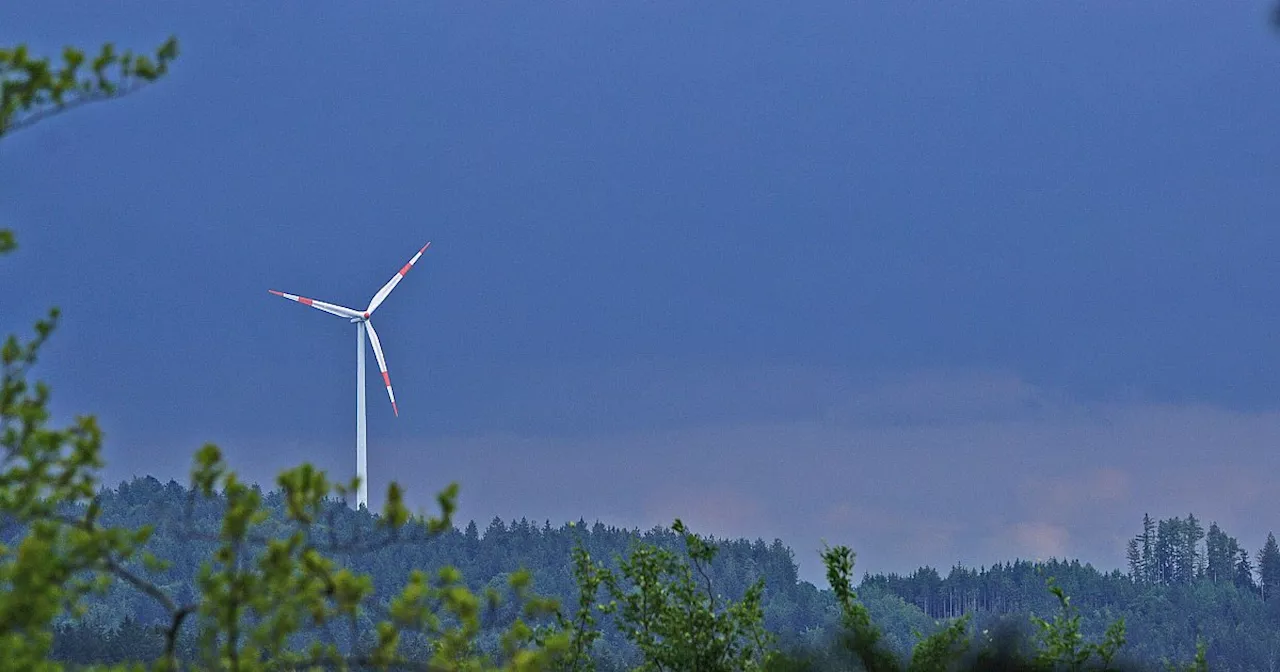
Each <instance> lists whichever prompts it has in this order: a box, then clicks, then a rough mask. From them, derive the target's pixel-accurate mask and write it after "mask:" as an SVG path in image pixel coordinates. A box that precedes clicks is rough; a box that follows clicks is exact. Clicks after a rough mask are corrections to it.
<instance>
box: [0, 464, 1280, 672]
mask: <svg viewBox="0 0 1280 672" xmlns="http://www.w3.org/2000/svg"><path fill="white" fill-rule="evenodd" d="M262 497H263V503H264V505H265V508H266V510H268V511H270V512H271V517H270V519H269V520H267V521H265V522H264V523H263V525H264V526H265V527H266V528H268V529H269V528H271V527H273V526H281V527H284V526H286V523H285V521H284V518H285V506H286V505H285V502H284V501H283V498H282V495H281V493H280V492H270V493H264V494H263V495H262ZM98 501H99V503H100V506H101V513H100V514H99V517H98V521H99V523H100V524H102V525H104V526H110V527H123V528H130V529H133V528H138V527H142V526H146V525H150V526H152V527H153V529H154V532H153V533H152V535H151V537H150V539H149V540H148V541H147V543H146V545H145V549H146V550H147V551H149V552H151V553H153V554H154V555H156V556H157V557H161V558H165V559H166V560H167V561H168V562H169V563H170V564H169V567H168V568H167V569H165V570H164V571H163V572H161V573H159V574H158V575H155V577H154V578H155V580H156V582H157V584H158V585H160V586H162V587H163V588H164V589H165V590H166V591H169V592H170V593H172V594H173V595H175V596H177V597H178V598H179V599H180V600H191V599H194V598H195V596H196V595H197V593H198V591H199V587H198V576H199V573H200V568H201V565H202V563H203V562H204V561H205V560H206V559H207V558H208V557H210V556H211V555H212V554H213V552H214V551H215V548H216V546H217V541H216V540H217V532H218V529H219V526H220V525H221V521H222V520H223V516H224V514H225V509H224V507H225V502H224V501H223V500H221V499H220V498H217V497H212V498H199V497H196V496H195V494H194V493H193V492H192V491H190V490H188V489H187V488H186V487H184V486H182V485H180V484H178V483H176V482H173V481H170V482H169V483H167V484H162V483H160V482H159V481H157V480H156V479H154V478H141V479H135V480H133V481H130V482H125V483H121V484H120V485H119V486H118V487H117V488H115V489H110V490H104V491H103V492H101V493H100V495H99V497H98ZM327 511H328V512H329V513H330V514H332V515H333V521H332V525H333V530H332V534H333V548H334V549H335V553H334V556H333V557H334V558H335V559H337V560H338V561H339V562H340V563H341V564H343V565H344V566H347V567H350V568H351V569H352V570H354V571H357V572H360V573H364V574H368V575H369V576H370V577H371V578H372V579H373V584H374V585H375V586H378V587H382V586H400V585H403V584H404V583H405V581H406V579H407V578H408V577H409V575H410V573H411V572H412V571H413V570H415V569H417V570H426V571H429V572H434V571H436V570H438V569H440V568H443V567H446V566H449V567H454V568H456V569H457V570H458V571H459V573H460V574H461V575H462V577H464V579H465V581H466V583H467V585H468V587H469V588H470V589H471V590H473V591H476V592H478V593H483V592H484V591H485V590H486V589H497V590H502V589H504V587H505V581H506V577H508V576H509V575H511V574H512V573H513V572H517V571H519V570H522V569H523V570H527V571H528V572H529V574H530V578H531V585H532V586H533V588H534V589H535V590H536V592H538V593H539V594H541V595H544V596H547V597H553V598H556V599H557V600H559V601H560V602H561V603H563V604H574V603H576V602H577V599H578V596H579V594H580V590H579V585H578V582H577V580H576V579H575V576H574V572H573V551H574V549H575V548H581V549H583V550H585V551H586V552H587V553H588V554H589V555H590V556H591V557H592V558H596V559H600V560H604V561H606V563H605V564H607V565H608V566H610V567H611V568H614V569H616V568H617V567H618V563H617V560H618V559H620V558H623V557H625V556H627V555H628V554H629V553H630V552H631V551H632V550H633V549H635V548H636V547H637V546H639V545H653V546H656V547H660V548H663V549H668V550H671V551H674V552H677V553H682V554H683V553H684V551H685V545H684V541H683V537H682V536H681V535H680V534H678V533H676V532H674V531H673V530H671V529H670V528H655V529H652V530H647V531H641V530H626V529H618V528H614V527H606V526H604V525H602V524H600V523H598V522H596V523H589V522H587V521H585V520H579V521H576V522H574V523H571V524H558V525H555V526H553V525H551V524H550V523H549V522H547V521H542V522H531V521H529V520H525V519H521V520H511V521H502V520H499V519H496V518H495V519H494V520H491V521H489V523H488V524H486V525H485V526H483V527H481V526H480V525H477V523H475V522H469V523H467V524H466V525H464V526H459V527H450V528H449V529H448V530H445V531H444V532H443V533H441V534H438V535H427V534H425V532H421V534H417V535H415V534H413V533H406V534H404V535H402V536H396V537H391V536H388V535H387V532H386V531H385V530H384V529H382V528H380V527H379V525H378V524H377V516H374V515H372V514H369V513H367V512H359V513H357V512H355V511H353V510H351V509H350V508H348V507H346V506H345V504H343V503H341V502H338V501H332V502H330V503H329V504H328V508H327ZM1138 522H1139V523H1140V524H1139V525H1135V528H1136V529H1137V533H1136V534H1135V537H1134V540H1133V541H1132V542H1131V543H1130V549H1131V551H1135V549H1136V551H1135V552H1131V553H1130V568H1129V571H1127V572H1122V571H1120V570H1112V571H1109V572H1107V571H1100V570H1098V569H1095V568H1094V567H1093V566H1092V565H1090V564H1087V563H1081V562H1080V561H1078V560H1050V561H1048V562H1038V563H1037V562H1028V561H1023V560H1016V561H1013V562H1007V563H998V564H995V565H992V566H990V567H979V568H966V567H952V568H950V569H949V570H947V571H945V572H940V571H938V570H937V569H935V568H932V567H921V568H920V569H917V570H916V571H914V572H912V573H910V574H907V575H898V574H887V575H886V574H869V575H863V576H862V578H861V580H860V582H859V584H858V585H857V586H856V587H855V590H856V593H857V595H858V599H859V600H860V601H861V602H862V603H863V604H864V605H865V606H866V608H867V610H868V612H869V614H870V617H871V620H872V621H873V622H874V623H876V624H877V625H878V626H879V627H880V628H881V630H882V632H883V637H884V641H885V643H886V644H887V645H888V646H889V648H891V649H892V650H893V651H894V652H896V653H897V654H899V655H902V656H904V657H905V656H908V655H909V654H910V652H911V651H912V649H913V647H914V646H915V644H916V642H917V641H918V640H919V639H920V638H921V637H922V636H928V635H932V634H935V633H937V632H938V631H939V630H940V629H942V628H943V627H944V625H945V624H948V623H953V622H954V621H955V619H959V618H961V617H966V616H967V617H968V618H969V619H971V620H970V626H969V627H970V628H971V629H973V630H974V631H979V632H980V631H984V630H985V631H991V630H996V629H999V628H1001V627H1010V628H1014V629H1017V630H1020V631H1022V632H1023V634H1024V635H1031V634H1034V633H1033V631H1032V630H1031V625H1032V621H1031V617H1040V618H1046V619H1047V618H1052V617H1053V615H1054V614H1055V612H1057V611H1058V610H1059V604H1058V600H1057V599H1056V597H1055V596H1054V595H1053V594H1052V593H1051V592H1050V591H1049V590H1048V589H1047V587H1048V582H1049V580H1050V579H1052V580H1053V584H1054V585H1056V586H1058V587H1060V588H1061V589H1062V590H1063V591H1064V592H1065V593H1066V594H1067V595H1068V596H1070V598H1071V603H1072V605H1074V606H1075V607H1076V608H1078V609H1079V613H1080V615H1081V617H1082V618H1081V632H1082V634H1083V635H1084V637H1085V638H1086V639H1090V640H1094V639H1101V638H1102V637H1103V635H1104V634H1105V631H1106V629H1107V628H1108V626H1110V625H1111V624H1112V623H1114V622H1115V621H1116V620H1117V619H1123V621H1124V623H1125V626H1126V633H1127V641H1126V643H1125V646H1124V648H1123V649H1122V651H1123V653H1124V655H1125V656H1126V657H1128V658H1129V659H1130V660H1132V661H1134V662H1136V663H1139V664H1145V665H1148V666H1150V665H1157V664H1159V663H1160V662H1161V661H1164V660H1173V661H1180V660H1191V659H1192V658H1194V657H1195V655H1196V646H1197V643H1198V642H1203V643H1205V645H1206V657H1207V661H1208V662H1209V665H1210V667H1211V669H1223V670H1253V669H1271V666H1272V665H1275V664H1278V663H1280V599H1276V598H1274V597H1273V595H1274V593H1275V592H1276V591H1277V590H1278V589H1280V549H1278V548H1277V545H1276V541H1275V537H1274V536H1268V537H1267V539H1266V540H1265V542H1263V543H1261V544H1259V545H1258V549H1257V550H1256V551H1253V552H1250V551H1248V550H1246V549H1245V548H1244V547H1242V546H1241V544H1240V542H1239V541H1237V540H1236V539H1234V538H1232V537H1230V536H1228V535H1227V534H1226V533H1225V532H1223V531H1222V530H1221V529H1219V528H1218V526H1217V525H1216V524H1210V525H1209V527H1208V530H1207V531H1206V530H1205V528H1204V527H1203V525H1202V523H1201V522H1200V521H1199V520H1198V519H1197V518H1196V517H1195V516H1194V515H1189V516H1187V517H1186V518H1171V519H1167V520H1158V521H1157V520H1153V519H1152V518H1150V517H1149V516H1148V517H1144V519H1143V520H1142V521H1138ZM21 533H22V531H21V529H19V528H18V527H10V528H9V529H7V530H5V533H4V539H3V542H4V543H6V544H9V543H12V542H13V541H14V540H16V539H17V538H18V537H19V536H20V535H21ZM328 533H329V531H326V532H325V534H328ZM711 541H712V543H714V544H715V545H716V546H717V547H718V552H717V553H716V555H715V557H714V559H713V560H712V561H711V562H710V563H709V565H708V568H707V577H708V579H709V583H710V585H711V586H712V590H713V592H714V593H715V594H716V595H719V596H723V597H724V598H726V599H729V600H740V599H742V598H743V596H744V595H745V594H746V593H747V591H748V589H749V588H750V587H751V586H752V585H753V584H754V583H755V582H757V581H760V582H763V587H764V591H763V599H762V616H763V625H764V627H765V628H766V629H767V630H768V631H769V632H770V633H772V634H773V635H775V636H776V637H777V642H778V646H779V648H780V650H782V651H786V652H788V653H789V654H791V655H793V656H797V657H800V658H805V657H808V658H810V659H813V658H819V657H821V656H825V655H827V654H828V653H829V651H831V650H832V647H833V646H835V642H836V638H837V634H838V632H839V630H840V627H841V624H840V613H839V605H838V604H837V600H836V598H835V595H834V594H833V593H832V591H831V590H830V589H829V588H828V587H818V586H814V585H812V584H810V583H807V582H804V581H801V580H800V579H799V578H798V576H797V572H796V558H795V555H794V553H793V552H792V551H791V550H790V549H789V548H787V547H786V546H784V545H783V544H782V543H781V542H780V541H777V540H774V541H771V542H766V541H764V540H759V539H757V540H742V539H739V540H726V539H717V540H711ZM344 549H350V550H344ZM137 570H138V571H139V572H142V571H144V568H143V567H142V565H141V564H140V563H139V565H138V567H137ZM394 597H395V596H394V594H393V592H392V591H389V590H385V589H379V590H377V591H376V592H375V594H374V596H373V599H374V601H375V602H382V603H389V602H390V601H391V600H392V599H393V598H394ZM517 615H518V613H517V611H516V610H515V608H514V607H513V606H512V605H510V604H508V605H507V606H505V607H502V606H500V607H498V608H496V609H494V610H493V612H492V613H491V614H489V616H488V617H487V619H488V623H490V624H491V627H487V628H485V629H484V631H483V633H482V634H481V636H480V637H479V641H481V642H483V643H486V645H487V646H496V645H497V643H498V640H499V638H500V637H501V632H500V630H501V626H502V625H503V624H505V623H508V622H510V621H511V619H513V618H515V617H516V616H517ZM168 618H169V615H168V614H166V613H165V612H164V611H163V610H162V609H160V608H159V607H158V605H157V604H156V603H155V602H154V600H152V599H151V598H150V597H148V596H147V595H146V594H144V593H141V592H138V591H136V590H132V589H131V588H130V587H129V586H127V585H119V586H115V587H113V588H111V589H109V590H108V591H107V592H106V593H105V594H103V595H101V596H96V597H93V598H91V599H90V600H89V601H88V603H87V612H86V613H85V614H84V615H83V616H82V617H80V618H71V617H67V618H65V619H62V620H61V621H60V622H59V623H58V625H57V628H56V631H55V632H56V635H55V638H54V645H53V653H54V657H55V658H57V659H59V660H63V661H66V662H71V663H86V664H87V663H95V662H126V661H148V660H153V659H155V658H157V657H159V656H160V654H161V653H162V652H163V646H164V637H163V634H162V631H163V628H164V626H165V625H166V624H167V619H168ZM604 625H605V626H607V627H603V628H602V631H603V633H604V635H603V637H602V638H601V640H600V641H598V642H597V643H596V646H595V647H594V649H593V651H594V655H595V656H596V657H597V658H598V660H599V661H600V665H601V666H602V667H603V668H609V667H611V666H612V667H618V668H619V669H621V668H623V667H627V668H629V667H631V666H634V665H635V664H637V663H638V662H639V653H638V651H637V649H636V647H635V645H634V644H633V643H631V642H629V641H628V640H627V639H626V638H625V637H624V636H623V635H622V633H621V632H620V631H619V630H618V629H617V628H615V627H612V623H611V622H608V621H607V622H606V623H604ZM333 634H334V636H335V637H337V638H338V639H339V640H340V641H345V640H342V639H341V638H342V637H343V636H345V633H333ZM183 644H184V645H186V646H188V647H189V649H190V651H189V653H191V654H192V655H194V651H195V642H194V641H189V642H184V643H183Z"/></svg>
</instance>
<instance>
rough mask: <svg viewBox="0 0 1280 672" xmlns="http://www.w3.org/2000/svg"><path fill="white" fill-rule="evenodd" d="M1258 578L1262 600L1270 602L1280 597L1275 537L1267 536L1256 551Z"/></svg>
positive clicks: (1279, 560) (1279, 562)
mask: <svg viewBox="0 0 1280 672" xmlns="http://www.w3.org/2000/svg"><path fill="white" fill-rule="evenodd" d="M1258 578H1259V582H1258V583H1259V584H1260V588H1261V589H1262V599H1264V600H1271V599H1275V598H1277V597H1278V596H1280V547H1278V546H1277V545H1276V535H1275V534H1273V533H1268V534H1267V543H1265V544H1263V546H1262V550H1260V551H1258Z"/></svg>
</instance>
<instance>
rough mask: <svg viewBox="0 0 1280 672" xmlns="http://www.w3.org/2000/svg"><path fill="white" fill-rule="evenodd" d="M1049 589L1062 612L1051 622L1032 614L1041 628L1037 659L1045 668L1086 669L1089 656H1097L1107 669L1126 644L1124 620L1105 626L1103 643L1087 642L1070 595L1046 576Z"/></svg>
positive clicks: (1033, 620)
mask: <svg viewBox="0 0 1280 672" xmlns="http://www.w3.org/2000/svg"><path fill="white" fill-rule="evenodd" d="M1049 592H1050V593H1052V594H1053V596H1054V597H1056V598H1058V603H1059V605H1060V606H1061V608H1062V611H1061V613H1059V614H1058V615H1057V616H1055V617H1054V619H1053V620H1052V621H1049V620H1046V619H1043V618H1036V617H1032V622H1034V623H1035V624H1036V626H1037V627H1038V628H1039V630H1040V632H1039V635H1040V641H1041V648H1040V652H1039V654H1038V655H1037V657H1036V661H1037V662H1038V663H1040V664H1041V665H1043V666H1044V667H1048V668H1053V669H1057V668H1064V669H1068V670H1080V669H1085V667H1086V665H1087V664H1088V663H1089V660H1090V658H1093V657H1097V659H1098V661H1099V662H1101V664H1102V667H1103V668H1109V667H1110V666H1111V663H1112V661H1114V660H1115V657H1116V653H1117V652H1118V651H1119V650H1120V647H1122V646H1124V643H1125V630H1124V619H1119V620H1117V621H1116V622H1115V623H1113V624H1111V626H1109V627H1108V628H1107V631H1106V634H1105V635H1104V636H1103V640H1102V642H1100V643H1097V644H1089V643H1087V642H1085V641H1084V635H1083V634H1082V633H1081V632H1080V613H1079V611H1078V610H1077V609H1076V608H1075V607H1073V606H1072V605H1071V598H1070V597H1068V596H1067V594H1066V592H1065V591H1063V590H1062V588H1060V587H1059V586H1057V585H1055V582H1054V580H1053V579H1052V577H1051V578H1050V579H1049Z"/></svg>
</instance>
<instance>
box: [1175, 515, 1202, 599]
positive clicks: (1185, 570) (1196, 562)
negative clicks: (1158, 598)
mask: <svg viewBox="0 0 1280 672" xmlns="http://www.w3.org/2000/svg"><path fill="white" fill-rule="evenodd" d="M1178 532H1179V535H1178V542H1179V544H1178V545H1179V549H1178V583H1181V584H1184V585H1186V584H1190V583H1193V582H1195V580H1196V577H1197V576H1199V575H1200V573H1201V570H1200V565H1201V555H1200V540H1201V539H1204V526H1203V525H1201V524H1200V521H1198V520H1196V517H1195V515H1194V514H1187V519H1186V520H1185V521H1179V524H1178Z"/></svg>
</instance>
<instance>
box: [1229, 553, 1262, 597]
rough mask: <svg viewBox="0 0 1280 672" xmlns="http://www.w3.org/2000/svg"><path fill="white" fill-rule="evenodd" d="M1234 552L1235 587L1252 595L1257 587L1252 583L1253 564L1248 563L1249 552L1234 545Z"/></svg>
mask: <svg viewBox="0 0 1280 672" xmlns="http://www.w3.org/2000/svg"><path fill="white" fill-rule="evenodd" d="M1235 552H1236V586H1237V587H1238V588H1240V589H1241V590H1246V591H1248V592H1251V593H1252V592H1254V591H1256V590H1257V589H1258V586H1257V584H1255V583H1254V582H1253V563H1251V562H1249V551H1246V550H1245V549H1243V548H1241V547H1240V546H1239V545H1236V547H1235Z"/></svg>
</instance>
